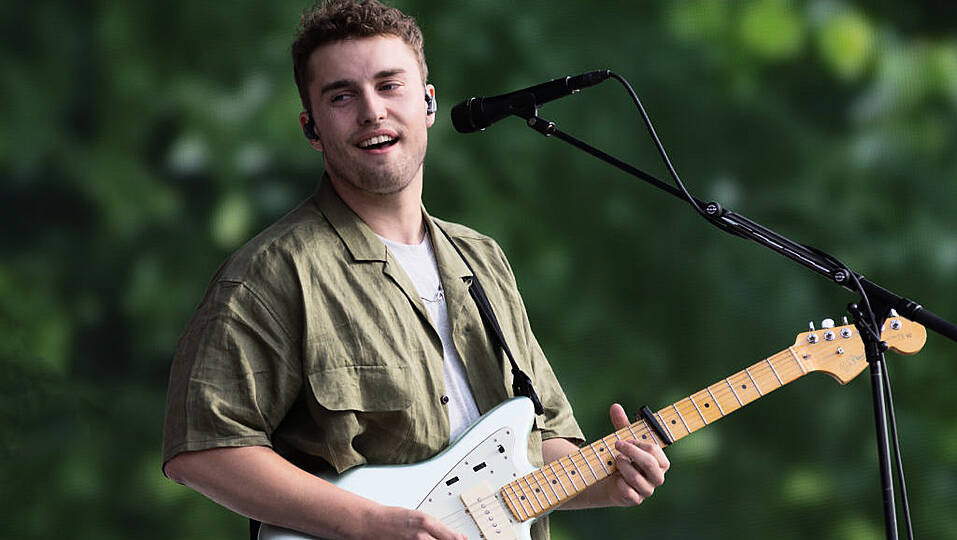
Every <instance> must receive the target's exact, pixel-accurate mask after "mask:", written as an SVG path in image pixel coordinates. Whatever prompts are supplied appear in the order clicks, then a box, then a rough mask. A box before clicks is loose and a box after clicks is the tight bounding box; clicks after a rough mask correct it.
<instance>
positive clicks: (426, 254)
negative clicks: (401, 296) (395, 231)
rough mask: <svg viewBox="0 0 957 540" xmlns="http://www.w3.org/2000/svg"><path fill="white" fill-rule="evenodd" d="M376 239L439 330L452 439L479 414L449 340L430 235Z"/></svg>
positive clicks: (466, 378) (455, 352)
mask: <svg viewBox="0 0 957 540" xmlns="http://www.w3.org/2000/svg"><path fill="white" fill-rule="evenodd" d="M379 238H380V239H381V240H382V241H383V242H384V243H385V245H386V247H387V248H389V252H390V253H391V254H392V256H394V257H395V259H396V260H397V261H398V262H399V265H400V266H401V267H402V269H403V270H405V273H406V275H408V276H409V279H410V280H411V281H412V284H413V285H415V289H416V291H418V293H419V297H420V298H422V303H423V304H425V307H426V309H427V310H428V312H429V316H430V317H431V318H432V322H433V323H434V324H435V328H436V330H438V332H439V339H441V340H442V354H443V356H444V359H445V391H446V395H447V396H448V398H449V402H448V403H447V405H446V407H447V408H448V411H449V439H450V440H455V438H456V437H458V436H459V434H461V433H462V431H464V430H465V428H466V427H468V426H469V424H471V423H472V422H474V421H475V420H476V419H478V417H479V416H480V415H479V410H478V406H477V405H476V404H475V397H473V396H472V389H471V387H470V386H469V381H468V377H467V376H466V373H465V365H464V364H462V359H461V358H460V357H459V353H458V351H456V350H455V346H454V344H453V343H452V331H451V329H450V328H449V314H448V308H447V306H446V303H445V292H444V291H443V289H442V281H441V279H439V267H438V265H437V264H436V262H435V253H434V252H433V251H432V242H431V241H430V238H429V234H428V232H426V234H425V238H423V239H422V242H421V243H419V244H413V245H410V244H400V243H398V242H393V241H392V240H388V239H386V238H382V237H381V236H380V237H379Z"/></svg>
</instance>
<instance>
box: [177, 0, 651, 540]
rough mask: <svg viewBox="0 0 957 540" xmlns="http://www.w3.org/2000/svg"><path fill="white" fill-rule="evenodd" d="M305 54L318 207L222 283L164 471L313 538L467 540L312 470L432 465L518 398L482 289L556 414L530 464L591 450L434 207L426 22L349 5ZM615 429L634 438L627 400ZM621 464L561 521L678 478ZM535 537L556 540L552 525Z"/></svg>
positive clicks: (486, 249)
mask: <svg viewBox="0 0 957 540" xmlns="http://www.w3.org/2000/svg"><path fill="white" fill-rule="evenodd" d="M293 60H294V64H295V73H296V80H297V84H298V86H299V90H300V95H301V97H302V101H303V105H304V108H305V111H304V112H303V113H302V114H300V118H299V120H300V124H301V126H302V128H303V130H304V133H305V134H306V136H307V137H308V138H309V141H310V144H311V145H312V147H313V148H315V149H316V150H318V151H319V152H321V153H322V154H323V159H324V163H325V174H324V176H323V178H322V180H321V182H320V187H319V190H318V192H317V194H316V195H315V197H313V198H312V199H309V200H307V201H306V202H304V203H303V204H302V205H300V206H299V207H298V208H296V209H295V210H293V211H292V212H291V213H290V214H288V215H287V216H285V217H284V218H282V219H281V220H280V221H279V222H277V223H275V224H274V225H272V226H271V227H269V228H268V229H266V230H265V231H264V232H262V233H261V234H260V235H258V236H257V237H256V238H254V239H253V240H251V241H250V242H249V243H248V244H247V245H245V246H243V247H242V248H241V249H240V250H239V251H237V252H236V253H235V254H234V255H233V256H232V257H230V259H229V260H228V261H227V262H226V263H225V264H224V265H223V266H222V267H221V268H220V269H219V271H218V272H217V274H216V276H215V277H214V278H213V280H212V283H211V284H210V287H209V290H208V291H207V293H206V296H205V297H204V299H203V301H202V303H201V304H200V306H199V307H198V308H197V311H196V313H195V314H194V316H193V318H192V320H191V321H190V323H189V325H188V327H187V329H186V331H185V332H184V334H183V336H182V337H181V339H180V342H179V344H178V347H177V352H176V356H175V359H174V362H173V366H172V369H171V375H170V388H169V395H168V402H167V418H166V428H165V432H164V447H163V460H164V467H163V470H164V472H165V473H166V474H167V475H168V476H169V477H170V478H172V479H173V480H175V481H177V482H180V483H183V484H185V485H188V486H190V487H192V488H194V489H196V490H198V491H200V492H201V493H203V494H205V495H206V496H208V497H209V498H211V499H213V500H214V501H217V502H219V503H220V504H222V505H224V506H226V507H228V508H230V509H232V510H234V511H236V512H238V513H240V514H243V515H246V516H249V517H251V518H253V519H256V520H259V521H262V522H266V523H272V524H276V525H279V526H283V527H287V528H291V529H295V530H298V531H303V532H305V533H308V534H310V535H315V536H321V537H327V538H437V539H452V538H463V536H462V535H461V533H459V532H456V531H454V530H452V529H451V528H450V527H449V526H447V525H445V524H443V523H442V522H441V521H439V520H438V519H437V518H436V517H434V516H429V515H427V514H425V513H423V512H418V511H414V510H408V509H404V508H396V507H385V506H382V505H379V504H377V503H375V502H373V501H370V500H368V499H365V498H363V497H359V496H357V495H354V494H352V493H349V492H347V491H344V490H342V489H340V488H338V487H336V486H335V485H333V484H331V483H329V482H326V481H325V480H322V479H320V478H318V477H316V476H314V475H313V474H310V472H318V471H330V470H332V471H335V472H338V473H341V472H344V471H345V470H347V469H349V468H351V467H353V466H356V465H362V464H365V463H412V462H418V461H422V460H424V459H427V458H429V457H431V456H433V455H434V454H436V453H437V452H438V451H440V450H441V449H442V448H443V447H444V446H446V445H447V444H448V443H449V440H450V438H453V437H454V436H456V435H457V434H458V433H461V432H462V431H463V430H464V428H465V427H466V426H467V425H468V423H469V422H471V421H473V420H475V419H476V418H477V416H478V415H479V414H480V413H484V412H486V411H487V410H489V409H490V408H492V407H494V406H495V405H496V404H498V403H499V402H501V401H503V400H504V399H506V398H508V397H510V395H509V392H508V389H509V387H510V383H511V374H510V372H509V370H508V369H506V368H505V366H504V365H503V360H502V356H501V354H500V351H499V350H498V347H497V345H496V343H495V342H494V341H493V340H492V339H491V338H490V335H491V334H490V333H489V332H487V331H486V330H487V329H486V327H485V326H484V324H483V322H482V320H481V318H480V315H479V312H478V309H477V307H476V305H475V303H474V302H473V301H472V299H471V298H470V296H469V293H468V288H469V286H470V285H471V283H472V281H473V280H480V281H479V282H480V283H481V285H482V286H483V287H484V289H485V291H486V293H487V295H488V298H489V301H490V303H491V305H492V307H493V309H494V312H495V314H496V315H497V317H498V319H499V322H500V323H501V326H502V329H503V332H504V337H505V341H506V342H507V343H508V345H509V346H510V347H511V349H512V350H513V352H514V353H515V357H516V360H517V361H518V364H519V366H520V367H521V369H522V370H523V371H525V372H526V373H528V374H529V375H530V377H531V378H532V380H533V382H534V384H535V388H536V389H537V391H538V393H539V394H540V396H541V400H542V403H543V405H544V409H545V411H544V414H543V415H540V416H538V417H537V418H536V422H535V427H534V430H533V433H532V437H531V440H530V442H529V453H530V458H531V460H532V461H533V462H534V463H536V464H539V465H540V464H541V463H542V461H543V460H544V461H546V462H547V461H552V460H554V459H557V458H559V457H561V456H564V455H567V454H569V453H571V452H575V451H577V450H578V446H577V444H576V443H579V442H581V439H582V436H581V432H580V430H579V428H578V426H577V424H576V423H575V420H574V418H573V416H572V413H571V408H570V406H569V405H568V403H567V400H566V399H565V396H564V394H563V393H562V391H561V388H560V386H559V385H558V382H557V381H556V380H555V377H554V375H553V373H552V371H551V368H550V367H549V366H548V363H547V361H546V360H545V358H544V355H543V354H542V352H541V349H540V348H539V346H538V344H537V342H536V341H535V338H534V336H533V335H532V333H531V330H530V327H529V325H528V320H527V317H526V314H525V310H524V307H523V306H522V303H521V299H520V297H519V295H518V291H517V289H516V285H515V280H514V277H513V276H512V275H511V271H510V269H509V267H508V263H507V262H506V260H505V258H504V255H503V254H502V252H501V250H500V249H499V248H498V246H497V245H496V244H495V243H494V242H493V241H492V240H491V239H489V238H488V237H485V236H483V235H480V234H478V233H476V232H474V231H472V230H470V229H467V228H465V227H462V226H460V225H455V224H452V223H447V222H441V221H439V220H435V219H433V218H431V217H429V216H428V214H426V213H425V211H424V209H423V207H422V202H421V196H422V181H423V174H422V164H423V160H424V157H425V152H426V146H427V132H428V128H429V127H430V126H431V125H432V124H433V122H434V108H433V106H432V105H433V103H434V99H435V88H434V87H433V86H432V85H430V84H426V77H427V70H426V65H425V58H424V54H423V49H422V36H421V32H420V30H419V28H418V26H417V25H416V24H415V21H414V20H413V19H411V18H410V17H407V16H405V15H403V14H402V13H401V12H399V11H397V10H395V9H393V8H389V7H386V6H383V5H381V4H379V3H378V2H375V1H372V2H364V1H361V0H336V1H334V2H331V3H327V4H325V5H323V6H321V7H319V8H317V9H316V10H313V11H310V12H307V13H306V14H305V15H304V17H303V21H302V24H301V28H300V32H299V35H298V37H297V40H296V42H295V44H294V45H293ZM446 234H447V235H448V237H446ZM456 248H457V249H458V250H460V252H457V251H456ZM611 418H612V423H613V424H614V425H615V427H616V429H617V428H620V427H623V426H625V425H627V424H628V420H627V417H626V416H625V414H624V412H623V411H622V409H621V407H620V406H618V405H614V406H613V407H612V409H611ZM616 450H618V451H619V452H620V456H619V458H618V462H617V463H616V465H617V467H618V469H619V472H618V473H616V474H615V475H614V476H612V477H610V478H608V479H606V480H605V481H603V482H600V483H598V484H595V485H594V486H592V487H591V488H589V489H588V490H586V491H585V492H583V493H582V494H581V495H580V496H579V497H577V498H575V499H573V500H571V501H569V502H568V503H566V504H565V506H564V507H563V508H584V507H595V506H610V505H618V506H625V505H634V504H639V503H640V502H641V501H642V500H643V499H644V498H646V497H648V496H650V495H651V493H652V492H653V491H654V489H655V487H657V486H659V485H661V483H662V482H663V481H664V473H665V471H666V470H667V469H668V467H669V464H668V460H667V458H666V457H665V456H664V453H663V452H662V451H661V449H660V448H658V447H657V446H655V445H647V444H645V443H640V444H639V443H637V442H635V441H630V442H629V443H619V444H618V445H617V446H616ZM307 471H309V472H307ZM533 536H534V537H536V538H545V537H547V523H546V522H545V520H542V521H541V523H539V524H536V526H535V528H534V530H533Z"/></svg>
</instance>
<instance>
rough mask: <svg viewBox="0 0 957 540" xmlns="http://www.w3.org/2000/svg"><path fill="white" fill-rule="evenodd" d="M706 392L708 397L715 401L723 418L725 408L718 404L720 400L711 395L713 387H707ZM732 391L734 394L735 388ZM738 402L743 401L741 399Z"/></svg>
mask: <svg viewBox="0 0 957 540" xmlns="http://www.w3.org/2000/svg"><path fill="white" fill-rule="evenodd" d="M706 390H707V391H708V395H710V396H711V401H713V402H714V404H715V405H717V407H718V412H719V413H721V416H724V408H723V407H722V406H721V403H719V402H718V398H716V397H714V394H712V393H711V387H710V386H709V387H707V388H706ZM731 391H732V392H734V388H732V389H731ZM738 401H741V400H740V399H739V400H738Z"/></svg>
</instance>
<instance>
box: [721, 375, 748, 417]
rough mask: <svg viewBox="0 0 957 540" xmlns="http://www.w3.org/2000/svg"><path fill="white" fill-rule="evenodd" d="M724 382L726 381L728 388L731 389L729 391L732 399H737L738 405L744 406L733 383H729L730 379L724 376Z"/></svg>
mask: <svg viewBox="0 0 957 540" xmlns="http://www.w3.org/2000/svg"><path fill="white" fill-rule="evenodd" d="M724 382H726V383H728V388H730V389H731V393H732V394H734V399H736V400H738V405H740V406H741V407H744V402H743V401H741V397H739V396H738V393H737V392H736V391H735V390H734V385H733V384H731V381H729V380H728V378H727V377H725V378H724ZM719 408H720V407H719ZM721 414H724V411H722V412H721Z"/></svg>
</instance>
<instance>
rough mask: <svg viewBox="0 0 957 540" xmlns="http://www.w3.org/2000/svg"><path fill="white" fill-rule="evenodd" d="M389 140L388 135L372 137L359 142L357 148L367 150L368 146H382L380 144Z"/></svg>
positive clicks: (390, 138)
mask: <svg viewBox="0 0 957 540" xmlns="http://www.w3.org/2000/svg"><path fill="white" fill-rule="evenodd" d="M391 140H392V137H390V136H388V135H377V136H375V137H372V138H371V139H366V140H364V141H362V142H360V143H359V147H360V148H368V147H370V146H372V145H376V144H382V143H384V142H389V141H391Z"/></svg>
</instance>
